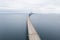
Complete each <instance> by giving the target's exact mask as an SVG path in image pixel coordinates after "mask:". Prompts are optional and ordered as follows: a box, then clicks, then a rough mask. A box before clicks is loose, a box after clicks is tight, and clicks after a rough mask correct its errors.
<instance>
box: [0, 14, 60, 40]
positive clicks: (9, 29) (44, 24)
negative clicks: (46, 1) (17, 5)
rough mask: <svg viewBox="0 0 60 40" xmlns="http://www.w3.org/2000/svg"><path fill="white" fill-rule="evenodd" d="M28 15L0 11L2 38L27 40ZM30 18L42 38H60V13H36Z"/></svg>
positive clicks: (49, 39)
mask: <svg viewBox="0 0 60 40" xmlns="http://www.w3.org/2000/svg"><path fill="white" fill-rule="evenodd" d="M27 16H28V14H22V13H21V14H14V13H9V14H8V13H3V14H2V13H0V40H26V20H27ZM30 18H31V21H32V24H33V25H34V27H35V29H36V30H37V32H38V34H39V36H40V37H41V39H42V40H60V15H56V14H34V15H32V16H31V17H30Z"/></svg>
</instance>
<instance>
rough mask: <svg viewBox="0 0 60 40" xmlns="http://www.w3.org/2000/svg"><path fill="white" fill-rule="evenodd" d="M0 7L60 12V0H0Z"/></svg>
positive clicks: (39, 11) (40, 11)
mask: <svg viewBox="0 0 60 40" xmlns="http://www.w3.org/2000/svg"><path fill="white" fill-rule="evenodd" d="M0 9H15V10H28V11H32V12H36V13H60V0H0Z"/></svg>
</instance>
